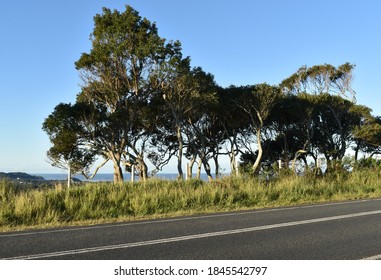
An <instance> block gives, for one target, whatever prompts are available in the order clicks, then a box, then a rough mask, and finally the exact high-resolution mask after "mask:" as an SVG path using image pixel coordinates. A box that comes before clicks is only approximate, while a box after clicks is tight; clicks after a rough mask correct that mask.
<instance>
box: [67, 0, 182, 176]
mask: <svg viewBox="0 0 381 280" xmlns="http://www.w3.org/2000/svg"><path fill="white" fill-rule="evenodd" d="M91 41H92V48H91V50H90V52H89V53H83V54H82V55H81V57H80V59H79V60H78V61H77V62H76V63H75V66H76V68H77V70H79V71H80V73H81V76H82V80H83V85H82V91H81V93H80V94H79V95H78V97H77V101H78V102H86V103H88V104H91V105H92V106H93V107H94V108H97V109H100V110H102V113H103V115H104V118H103V119H102V122H100V123H98V124H97V129H98V133H97V135H96V136H95V137H94V138H93V139H92V141H91V143H92V144H93V146H94V148H95V150H98V151H101V153H102V156H105V157H106V158H108V159H110V160H111V161H112V162H113V165H114V182H120V181H123V172H122V165H123V164H124V165H127V166H130V165H135V164H137V165H138V167H139V168H140V169H141V174H142V176H143V179H145V178H146V176H147V170H146V164H145V148H146V144H147V142H148V141H149V140H148V139H149V137H148V134H149V132H148V131H149V130H150V129H151V128H152V123H150V120H151V117H150V116H148V115H147V114H146V110H145V109H144V108H145V107H147V106H149V103H150V98H151V97H150V93H151V91H152V76H153V73H156V72H157V70H158V68H159V67H160V65H162V64H163V63H165V61H166V60H167V59H168V58H169V57H171V56H172V55H174V54H176V53H177V52H179V51H180V49H179V47H178V46H179V43H178V42H175V43H173V42H169V43H167V42H166V41H165V39H163V38H161V37H160V36H159V35H158V30H157V27H156V25H155V24H154V23H151V22H150V21H149V20H147V19H146V18H141V17H140V15H139V13H138V12H137V11H136V10H134V9H133V8H132V7H130V6H126V10H125V11H124V12H119V11H117V10H113V11H111V10H110V9H107V8H103V13H102V14H97V15H96V16H95V17H94V30H93V32H92V34H91ZM90 134H91V133H90Z"/></svg>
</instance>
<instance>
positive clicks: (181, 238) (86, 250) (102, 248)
mask: <svg viewBox="0 0 381 280" xmlns="http://www.w3.org/2000/svg"><path fill="white" fill-rule="evenodd" d="M378 214H381V210H377V211H369V212H361V213H354V214H347V215H339V216H332V217H325V218H318V219H311V220H302V221H295V222H288V223H280V224H272V225H266V226H257V227H249V228H242V229H234V230H226V231H217V232H210V233H202V234H194V235H186V236H179V237H172V238H164V239H156V240H149V241H142V242H134V243H125V244H118V245H109V246H100V247H92V248H83V249H76V250H67V251H58V252H52V253H42V254H35V255H26V256H18V257H13V258H5V259H4V260H16V259H23V260H31V259H42V258H50V257H58V256H65V255H76V254H85V253H93V252H99V251H106V250H117V249H126V248H133V247H141V246H149V245H155V244H164V243H170V242H179V241H185V240H194V239H201V238H208V237H216V236H224V235H232V234H239V233H246V232H254V231H261V230H269V229H275V228H282V227H291V226H297V225H306V224H313V223H321V222H327V221H335V220H342V219H349V218H356V217H363V216H369V215H378Z"/></svg>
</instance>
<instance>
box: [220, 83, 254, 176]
mask: <svg viewBox="0 0 381 280" xmlns="http://www.w3.org/2000/svg"><path fill="white" fill-rule="evenodd" d="M246 89H247V87H237V86H233V85H231V86H229V87H227V88H223V89H221V88H220V89H219V91H218V94H217V98H218V108H217V110H216V116H217V119H218V121H219V125H217V126H218V127H221V131H222V132H223V133H224V139H225V141H224V146H225V150H226V152H225V153H223V152H220V154H225V155H228V157H229V161H230V170H231V175H237V174H238V172H239V169H238V166H237V156H238V154H239V153H240V152H242V151H241V150H240V149H241V147H240V135H241V133H242V132H243V129H244V127H245V126H246V123H247V122H246V119H247V114H246V113H245V112H244V111H243V110H241V109H240V108H239V107H237V104H239V102H238V100H239V98H240V95H241V93H242V91H244V90H246Z"/></svg>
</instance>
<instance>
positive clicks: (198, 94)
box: [154, 55, 216, 180]
mask: <svg viewBox="0 0 381 280" xmlns="http://www.w3.org/2000/svg"><path fill="white" fill-rule="evenodd" d="M155 81H156V83H158V85H159V86H158V87H157V88H158V90H157V92H156V99H155V100H154V102H155V103H156V104H161V108H162V110H161V121H160V122H159V123H160V124H161V126H162V130H161V131H162V133H163V135H162V136H160V137H158V138H157V139H159V138H160V139H161V140H165V141H167V140H173V139H174V137H173V136H175V138H176V143H171V142H166V143H164V142H161V147H164V146H167V147H172V148H173V149H175V150H176V157H177V171H178V179H180V180H182V179H183V178H184V173H183V167H182V165H183V164H182V162H183V156H184V150H185V148H187V147H188V146H189V144H190V143H191V144H192V141H193V136H191V137H189V133H188V137H187V132H189V129H187V127H188V126H190V125H192V124H194V123H195V117H196V118H197V117H199V116H200V114H199V113H200V111H201V109H202V108H205V107H207V106H208V102H210V100H212V99H213V98H214V88H215V87H216V84H215V82H214V77H213V76H212V75H211V74H209V73H205V72H204V71H203V70H202V69H201V67H193V68H192V67H191V66H190V59H189V57H186V58H182V57H181V56H179V55H177V56H174V59H172V60H171V61H169V63H167V64H163V65H162V68H161V69H160V71H159V72H157V76H156V77H155ZM168 136H170V137H168ZM187 139H188V142H186V140H187ZM162 149H163V148H162Z"/></svg>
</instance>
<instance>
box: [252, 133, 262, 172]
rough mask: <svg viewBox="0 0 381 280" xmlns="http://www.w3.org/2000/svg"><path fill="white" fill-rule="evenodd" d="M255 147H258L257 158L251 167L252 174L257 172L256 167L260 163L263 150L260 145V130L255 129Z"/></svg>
mask: <svg viewBox="0 0 381 280" xmlns="http://www.w3.org/2000/svg"><path fill="white" fill-rule="evenodd" d="M257 145H258V156H257V158H256V159H255V162H254V165H253V173H254V174H255V173H257V172H258V167H259V165H260V163H261V159H262V154H263V149H262V143H261V128H258V129H257Z"/></svg>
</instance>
